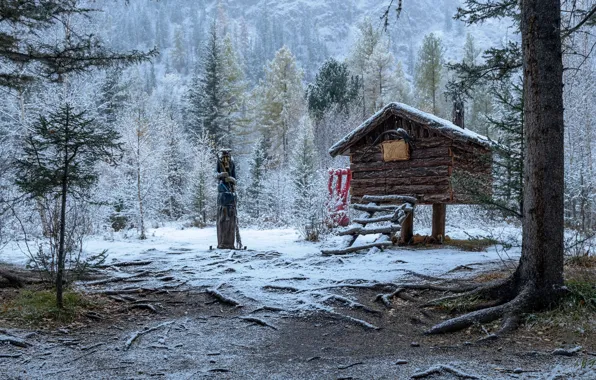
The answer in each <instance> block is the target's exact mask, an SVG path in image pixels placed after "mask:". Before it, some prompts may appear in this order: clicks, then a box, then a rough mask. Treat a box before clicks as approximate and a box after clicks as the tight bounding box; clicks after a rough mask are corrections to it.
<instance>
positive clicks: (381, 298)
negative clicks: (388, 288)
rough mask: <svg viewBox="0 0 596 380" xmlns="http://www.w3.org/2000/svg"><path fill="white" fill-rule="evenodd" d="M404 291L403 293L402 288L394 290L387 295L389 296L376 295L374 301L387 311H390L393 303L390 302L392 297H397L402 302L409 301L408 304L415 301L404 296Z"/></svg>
mask: <svg viewBox="0 0 596 380" xmlns="http://www.w3.org/2000/svg"><path fill="white" fill-rule="evenodd" d="M404 291H405V289H404V288H397V289H395V291H393V292H392V293H389V294H377V296H376V297H375V299H374V301H375V302H381V303H382V304H383V305H385V307H387V308H388V309H391V307H393V303H392V302H391V299H392V298H393V297H399V298H401V299H402V300H404V301H410V302H414V301H416V299H415V298H413V297H410V296H409V295H407V294H405V293H404Z"/></svg>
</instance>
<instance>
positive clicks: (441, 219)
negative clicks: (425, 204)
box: [432, 203, 447, 243]
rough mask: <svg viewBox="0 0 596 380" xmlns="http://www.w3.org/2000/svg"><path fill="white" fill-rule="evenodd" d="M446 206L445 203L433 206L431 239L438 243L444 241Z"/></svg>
mask: <svg viewBox="0 0 596 380" xmlns="http://www.w3.org/2000/svg"><path fill="white" fill-rule="evenodd" d="M446 215H447V205H446V204H445V203H435V204H433V229H432V237H433V238H434V239H435V240H436V241H437V242H439V243H443V240H444V239H445V217H446Z"/></svg>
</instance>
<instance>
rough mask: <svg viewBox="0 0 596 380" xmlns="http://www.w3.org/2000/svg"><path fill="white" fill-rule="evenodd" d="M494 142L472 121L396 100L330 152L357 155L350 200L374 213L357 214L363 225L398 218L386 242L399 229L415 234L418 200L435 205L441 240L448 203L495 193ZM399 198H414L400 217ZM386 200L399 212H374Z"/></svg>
mask: <svg viewBox="0 0 596 380" xmlns="http://www.w3.org/2000/svg"><path fill="white" fill-rule="evenodd" d="M491 147H492V142H491V141H490V140H489V139H488V138H486V137H484V136H481V135H479V134H477V133H474V132H472V131H471V130H469V129H464V128H462V127H460V126H457V125H455V124H453V123H451V122H450V121H447V120H444V119H441V118H439V117H436V116H434V115H432V114H429V113H426V112H423V111H420V110H418V109H416V108H413V107H410V106H408V105H406V104H402V103H390V104H388V105H387V106H385V107H384V108H383V109H381V110H380V111H379V112H377V113H376V114H374V115H373V116H372V117H371V118H369V119H368V120H366V121H365V122H364V123H362V124H361V125H360V126H359V127H357V128H356V129H354V130H353V131H352V132H351V133H349V134H348V135H347V136H345V137H344V138H343V139H341V140H340V141H338V142H337V143H336V144H335V145H333V146H332V147H331V148H330V150H329V153H330V154H331V156H333V157H335V156H338V155H342V156H349V157H350V168H351V171H352V183H351V190H350V193H351V203H352V206H353V208H354V209H355V210H362V211H364V212H367V213H368V214H365V215H364V218H358V219H355V220H354V222H356V223H358V222H361V223H360V227H359V228H360V232H365V233H366V231H367V230H372V229H373V228H371V227H367V225H368V226H370V224H371V223H373V222H372V221H369V222H366V221H365V220H366V219H368V220H378V219H379V218H380V219H382V220H383V221H386V222H387V221H389V222H391V223H392V226H393V227H392V228H391V229H390V230H391V232H389V233H388V234H385V236H386V238H383V236H381V238H380V239H379V240H380V241H379V242H383V241H384V242H385V245H387V243H388V238H391V237H393V238H394V239H393V240H394V242H395V232H396V231H398V230H399V231H400V241H401V243H404V244H407V243H409V242H410V241H411V239H412V236H413V227H414V226H413V223H414V218H413V214H414V211H413V210H414V204H423V205H432V207H433V218H432V238H433V239H434V240H435V241H436V242H441V241H442V239H443V238H444V236H445V219H446V209H447V205H450V204H451V205H453V204H472V203H479V202H481V201H482V199H484V198H486V197H490V196H491V187H492V151H491ZM371 203H372V204H371ZM396 203H401V204H404V203H406V204H407V205H405V206H403V207H401V210H402V211H404V212H402V213H401V214H400V215H401V218H400V217H398V216H397V213H398V212H397V211H396V210H397V209H396V208H395V206H394V208H391V207H390V205H392V204H393V205H395V204H396ZM371 207H373V208H371ZM375 207H376V209H375ZM367 208H368V209H367ZM383 208H385V211H389V212H394V213H396V214H395V215H394V218H393V219H391V218H389V219H387V218H388V217H385V218H383V217H374V215H373V214H375V212H380V211H382V209H383ZM367 210H368V211H367ZM375 210H376V211H375ZM371 211H375V212H373V213H371ZM377 229H378V228H377ZM348 230H350V229H348ZM352 230H353V231H356V230H358V227H352ZM348 234H350V233H348ZM391 234H393V235H391ZM353 236H355V237H357V236H358V234H357V233H356V234H355V235H354V234H353ZM354 240H355V238H354V239H353V241H352V243H351V244H353V242H354ZM351 244H350V245H351ZM379 246H382V244H381V245H379ZM355 248H356V247H354V249H355ZM352 251H353V250H352ZM331 253H332V252H331Z"/></svg>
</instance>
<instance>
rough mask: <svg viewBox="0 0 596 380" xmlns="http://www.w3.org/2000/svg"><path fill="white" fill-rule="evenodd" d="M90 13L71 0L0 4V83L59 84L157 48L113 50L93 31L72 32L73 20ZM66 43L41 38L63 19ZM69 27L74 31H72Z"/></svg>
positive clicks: (128, 61) (130, 60) (125, 62)
mask: <svg viewBox="0 0 596 380" xmlns="http://www.w3.org/2000/svg"><path fill="white" fill-rule="evenodd" d="M93 12H94V10H93V9H91V8H85V7H83V6H81V5H79V4H78V3H77V2H73V1H71V0H47V1H26V2H22V1H2V2H0V15H2V16H1V17H0V30H1V32H0V86H4V87H21V86H24V85H26V84H28V83H30V82H32V81H34V80H39V79H43V80H50V81H54V82H62V81H63V80H64V76H65V75H67V74H69V73H82V72H88V71H90V70H91V69H94V68H98V67H99V68H105V67H122V66H126V65H130V64H134V63H139V62H143V61H147V60H149V59H150V58H151V57H153V56H155V55H156V54H157V51H156V50H151V51H150V52H147V53H141V52H137V51H133V52H130V53H117V52H114V51H112V50H110V49H109V48H108V47H107V46H106V45H105V44H104V43H103V41H101V40H100V39H99V38H97V36H96V35H94V34H86V33H84V32H82V31H81V30H76V28H74V25H76V23H75V22H73V21H74V19H76V18H77V17H86V16H89V15H90V14H92V13H93ZM66 20H70V21H69V22H68V25H69V31H68V33H67V34H68V38H66V39H64V40H65V41H67V42H66V43H58V44H52V43H50V44H48V43H47V40H44V38H45V37H46V36H47V34H48V32H50V31H52V28H53V27H54V26H56V25H61V24H63V23H64V25H66V23H67V21H66ZM73 29H74V30H73Z"/></svg>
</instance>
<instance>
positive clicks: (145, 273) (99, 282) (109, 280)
mask: <svg viewBox="0 0 596 380" xmlns="http://www.w3.org/2000/svg"><path fill="white" fill-rule="evenodd" d="M151 274H152V273H151V272H149V271H143V272H140V273H137V274H133V275H132V276H128V277H110V278H106V279H103V280H97V281H90V282H84V283H83V285H85V286H94V285H103V284H109V283H114V282H122V281H124V282H126V281H130V280H131V279H138V278H140V277H147V276H149V275H151Z"/></svg>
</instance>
